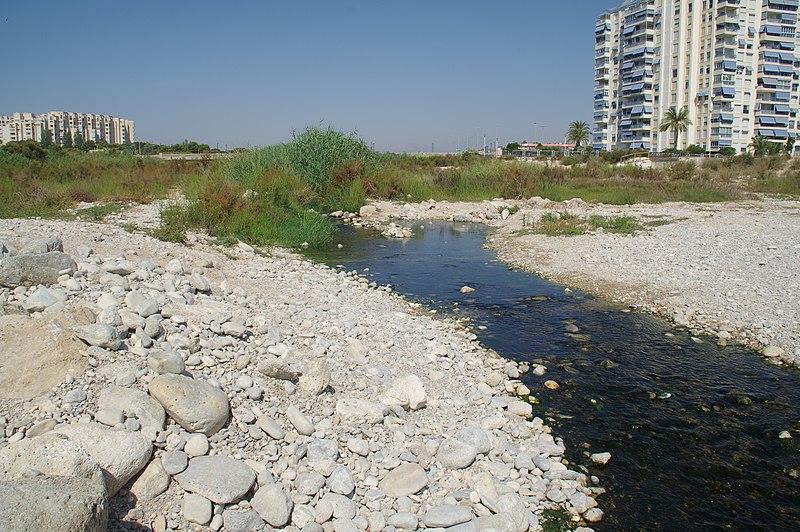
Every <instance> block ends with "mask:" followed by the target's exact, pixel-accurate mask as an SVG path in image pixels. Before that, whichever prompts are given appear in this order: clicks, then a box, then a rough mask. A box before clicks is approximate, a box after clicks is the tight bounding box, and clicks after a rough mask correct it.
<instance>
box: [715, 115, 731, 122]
mask: <svg viewBox="0 0 800 532" xmlns="http://www.w3.org/2000/svg"><path fill="white" fill-rule="evenodd" d="M711 121H712V122H731V123H732V122H733V115H732V114H728V113H715V114H713V115H711Z"/></svg>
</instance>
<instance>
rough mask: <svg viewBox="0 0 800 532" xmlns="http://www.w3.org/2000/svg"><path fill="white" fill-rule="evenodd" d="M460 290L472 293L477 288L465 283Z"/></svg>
mask: <svg viewBox="0 0 800 532" xmlns="http://www.w3.org/2000/svg"><path fill="white" fill-rule="evenodd" d="M459 291H460V292H461V293H462V294H471V293H472V292H474V291H475V289H474V288H472V287H471V286H467V285H464V286H462V287H461V290H459Z"/></svg>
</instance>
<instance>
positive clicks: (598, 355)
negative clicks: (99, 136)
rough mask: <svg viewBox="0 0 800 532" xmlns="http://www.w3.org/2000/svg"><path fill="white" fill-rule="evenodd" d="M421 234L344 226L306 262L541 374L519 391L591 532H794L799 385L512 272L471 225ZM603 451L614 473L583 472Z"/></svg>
mask: <svg viewBox="0 0 800 532" xmlns="http://www.w3.org/2000/svg"><path fill="white" fill-rule="evenodd" d="M418 225H419V224H418ZM424 225H425V229H424V230H421V229H419V226H416V227H415V228H414V229H415V236H414V238H412V239H410V240H406V241H402V240H388V239H385V238H383V237H382V236H380V235H379V234H377V233H375V232H372V231H369V230H355V229H352V228H349V227H344V228H342V231H341V232H340V233H339V235H338V239H337V241H336V242H335V243H334V247H333V248H332V249H331V250H329V251H323V252H318V253H315V254H314V255H312V258H314V259H315V260H318V261H322V262H326V263H328V264H330V265H341V266H343V267H344V268H345V269H347V270H351V269H357V270H359V271H363V269H364V268H369V275H371V276H372V277H373V279H374V280H375V281H377V282H378V283H380V284H390V285H392V286H393V287H394V288H395V290H396V291H397V292H400V293H402V294H405V295H406V296H408V297H409V298H410V299H413V300H417V301H419V302H421V303H424V304H425V305H427V306H429V307H431V308H436V309H441V310H443V311H448V312H450V311H452V309H453V308H454V307H453V304H454V303H458V307H457V309H458V310H456V311H454V315H455V316H462V317H465V316H469V317H470V318H471V320H472V323H473V324H474V325H475V326H476V328H475V332H476V334H477V335H478V336H479V338H480V340H481V342H482V343H483V344H484V345H485V346H486V347H491V348H493V349H495V350H496V351H498V352H499V353H500V354H501V355H503V356H505V357H507V358H512V359H515V360H519V361H540V362H542V363H543V364H544V365H545V366H547V368H548V371H547V373H546V374H545V376H544V377H536V376H533V375H530V374H529V375H526V376H525V377H524V378H523V382H525V384H527V385H528V386H529V387H530V388H531V390H532V391H533V394H534V395H536V396H537V397H538V398H539V399H540V401H541V402H540V404H539V405H538V406H537V407H536V410H535V413H536V415H539V416H541V417H543V418H546V419H547V420H548V423H549V424H550V425H551V426H552V427H553V429H554V431H555V432H556V433H557V434H558V435H559V436H561V437H562V438H564V440H565V442H566V443H567V449H568V451H567V456H568V458H569V460H570V461H571V462H572V463H578V464H585V465H587V467H588V469H589V472H590V473H591V474H595V475H597V476H598V477H600V485H602V486H603V487H605V488H607V489H608V493H607V494H605V495H601V496H600V497H599V498H598V502H599V503H600V507H601V508H602V509H603V511H604V512H605V517H604V519H603V521H602V522H601V523H599V524H596V525H594V528H595V529H596V530H639V529H641V530H679V529H682V530H713V529H726V530H797V529H800V526H799V525H798V523H800V480H799V479H798V478H796V474H797V473H796V472H797V471H800V445H798V442H800V425H798V423H800V372H797V371H791V370H785V369H782V368H778V367H776V366H772V365H770V364H767V363H765V362H764V361H763V360H761V359H760V358H759V357H758V356H757V355H756V354H755V353H753V352H751V351H748V350H746V349H743V348H739V347H725V348H719V347H717V346H716V345H715V343H714V339H713V338H708V337H699V338H695V339H692V336H691V335H690V333H689V332H688V331H686V330H681V329H673V328H672V327H671V326H670V325H669V324H668V323H667V322H665V321H663V320H660V319H657V318H653V317H651V316H648V315H645V314H640V313H635V312H627V311H626V309H624V308H622V307H618V306H614V305H610V304H607V303H605V302H602V301H598V300H596V299H594V298H593V297H591V296H589V295H587V294H584V293H581V292H578V291H565V289H564V287H563V286H560V285H557V284H554V283H550V282H548V281H545V280H543V279H541V278H540V277H537V276H535V275H532V274H529V273H526V272H523V271H517V270H513V269H511V268H509V267H507V266H506V265H504V264H502V263H500V262H497V261H496V256H495V254H494V252H492V251H490V250H487V249H484V248H483V247H482V246H483V244H484V242H485V238H486V234H487V229H486V228H485V227H483V226H480V225H471V224H459V223H455V224H454V223H446V222H425V223H424ZM339 243H341V244H342V245H343V247H342V249H337V248H336V247H335V244H339ZM464 285H469V286H471V287H473V288H475V289H476V291H475V292H473V293H471V294H466V295H465V294H461V293H460V291H459V289H460V288H461V287H462V286H464ZM567 324H574V325H575V326H577V327H578V329H579V331H578V332H577V333H573V334H570V333H567V332H566V329H565V328H566V326H567ZM480 326H483V327H485V329H481V328H480ZM609 361H610V362H611V363H609ZM548 379H552V380H555V381H557V382H558V383H559V384H560V385H561V386H560V387H559V388H558V389H557V390H553V391H551V390H548V389H546V388H545V387H544V386H543V383H544V381H545V380H548ZM783 430H790V431H792V433H793V435H794V438H793V439H791V440H782V439H779V438H778V434H779V433H780V432H781V431H783ZM601 451H610V452H611V454H612V456H613V458H612V460H611V462H610V463H609V464H608V465H607V466H605V467H596V466H591V465H588V462H589V460H588V458H587V456H586V454H588V452H601ZM792 475H794V476H795V477H794V478H793V476H792Z"/></svg>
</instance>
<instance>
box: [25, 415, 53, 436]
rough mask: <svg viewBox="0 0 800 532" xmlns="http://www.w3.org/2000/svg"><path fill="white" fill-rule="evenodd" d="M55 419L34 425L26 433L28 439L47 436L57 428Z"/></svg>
mask: <svg viewBox="0 0 800 532" xmlns="http://www.w3.org/2000/svg"><path fill="white" fill-rule="evenodd" d="M57 424H58V423H56V420H55V419H45V420H43V421H40V422H38V423H34V424H33V426H31V428H29V429H28V430H26V431H25V437H26V438H35V437H36V436H41V435H42V434H46V433H48V432H50V431H51V430H53V429H54V428H56V425H57Z"/></svg>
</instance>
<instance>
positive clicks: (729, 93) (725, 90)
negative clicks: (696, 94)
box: [714, 87, 736, 98]
mask: <svg viewBox="0 0 800 532" xmlns="http://www.w3.org/2000/svg"><path fill="white" fill-rule="evenodd" d="M714 94H715V95H716V96H724V97H725V98H733V97H734V96H736V89H734V88H733V87H722V88H720V89H717V90H716V91H714Z"/></svg>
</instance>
